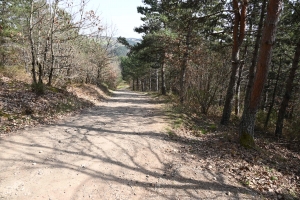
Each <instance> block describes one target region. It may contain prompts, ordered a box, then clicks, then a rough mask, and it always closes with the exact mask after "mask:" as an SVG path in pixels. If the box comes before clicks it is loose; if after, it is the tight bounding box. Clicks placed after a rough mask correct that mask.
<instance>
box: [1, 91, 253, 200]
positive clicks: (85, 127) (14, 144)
mask: <svg viewBox="0 0 300 200" xmlns="http://www.w3.org/2000/svg"><path fill="white" fill-rule="evenodd" d="M161 110H162V109H161V105H160V104H158V103H155V102H154V101H151V100H150V99H149V96H147V95H145V94H143V93H135V92H130V91H127V90H119V91H116V92H114V96H113V97H112V98H110V99H109V100H107V101H106V102H103V103H101V104H100V105H98V106H96V107H94V108H92V109H88V110H85V111H83V112H82V113H81V114H80V115H77V116H73V117H69V118H68V119H66V120H64V121H61V122H59V123H57V124H55V125H47V126H40V127H36V128H29V129H27V130H22V131H18V132H17V133H16V134H14V135H12V136H9V137H6V138H2V139H1V140H0V199H24V200H26V199H30V200H33V199H47V200H48V199H51V200H56V199H62V200H66V199H101V200H102V199H103V200H105V199H170V200H171V199H172V200H173V199H255V198H257V197H255V196H253V194H252V192H251V191H250V190H248V189H246V188H244V187H242V186H241V185H239V184H237V183H235V182H234V181H230V180H229V179H228V178H227V177H224V176H223V175H222V174H215V173H213V172H211V171H209V169H207V170H205V169H199V168H197V160H195V159H194V158H189V157H183V156H182V155H181V154H179V153H178V151H179V150H180V145H179V144H178V143H176V142H175V141H171V140H169V139H168V135H167V134H166V132H167V131H166V127H167V124H166V117H165V116H164V113H163V112H162V111H161Z"/></svg>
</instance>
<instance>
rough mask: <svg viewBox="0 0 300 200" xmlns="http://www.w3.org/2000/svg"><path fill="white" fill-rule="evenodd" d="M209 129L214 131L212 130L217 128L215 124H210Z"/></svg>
mask: <svg viewBox="0 0 300 200" xmlns="http://www.w3.org/2000/svg"><path fill="white" fill-rule="evenodd" d="M209 130H210V131H211V132H214V131H216V130H217V126H216V125H215V124H211V125H209Z"/></svg>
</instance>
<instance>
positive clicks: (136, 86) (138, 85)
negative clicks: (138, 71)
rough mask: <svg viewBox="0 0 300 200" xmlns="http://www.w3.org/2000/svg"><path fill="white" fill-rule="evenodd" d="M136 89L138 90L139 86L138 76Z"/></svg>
mask: <svg viewBox="0 0 300 200" xmlns="http://www.w3.org/2000/svg"><path fill="white" fill-rule="evenodd" d="M136 90H137V91H139V90H140V87H139V78H138V77H137V78H136Z"/></svg>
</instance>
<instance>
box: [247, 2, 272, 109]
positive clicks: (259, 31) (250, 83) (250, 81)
mask: <svg viewBox="0 0 300 200" xmlns="http://www.w3.org/2000/svg"><path fill="white" fill-rule="evenodd" d="M266 4H267V0H263V2H262V7H261V12H260V19H259V23H258V28H257V35H256V40H255V45H254V51H253V57H252V63H251V66H250V68H249V78H248V84H247V90H246V95H245V102H244V109H245V108H247V107H249V104H250V93H251V90H252V86H253V81H254V76H255V67H256V63H257V58H258V51H259V46H260V39H261V35H262V29H263V23H264V18H265V9H266Z"/></svg>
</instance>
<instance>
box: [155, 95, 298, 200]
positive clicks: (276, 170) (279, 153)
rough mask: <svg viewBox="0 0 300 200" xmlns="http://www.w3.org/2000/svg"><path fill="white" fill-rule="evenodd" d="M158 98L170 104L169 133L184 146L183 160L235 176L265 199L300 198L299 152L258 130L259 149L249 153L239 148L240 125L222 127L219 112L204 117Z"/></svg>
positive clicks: (181, 151) (169, 100) (256, 141)
mask: <svg viewBox="0 0 300 200" xmlns="http://www.w3.org/2000/svg"><path fill="white" fill-rule="evenodd" d="M156 98H157V99H160V100H164V101H166V100H167V101H168V102H169V103H168V104H166V112H167V113H168V116H169V118H170V119H171V124H172V125H171V129H169V130H167V131H168V135H169V137H170V138H172V140H175V141H180V142H183V143H184V144H185V145H183V146H182V149H181V150H180V151H179V152H178V153H180V154H182V156H192V157H193V158H194V159H196V160H198V162H199V167H201V168H205V169H209V170H215V171H218V172H220V173H223V174H224V175H228V176H233V177H234V178H235V179H237V180H238V181H239V182H240V183H241V184H242V185H244V186H247V187H249V188H251V189H254V190H256V191H257V192H258V193H259V194H260V195H261V197H262V198H263V199H264V198H266V199H299V198H300V169H299V166H300V154H299V148H297V147H296V146H291V145H290V143H288V142H285V141H284V139H281V140H276V139H274V137H272V136H271V135H270V133H266V132H263V131H260V130H259V129H258V130H256V137H255V143H256V147H255V148H254V149H246V148H244V147H242V146H241V145H240V144H239V139H238V121H235V122H233V123H231V124H230V125H229V126H223V125H220V124H219V122H220V118H221V116H220V114H219V115H218V112H214V115H203V114H202V115H201V114H199V113H193V112H191V111H189V109H187V108H185V107H184V106H181V105H180V104H179V102H178V103H176V100H175V99H171V98H172V97H170V96H167V97H163V96H156ZM166 98H167V99H166ZM170 102H172V103H170Z"/></svg>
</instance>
